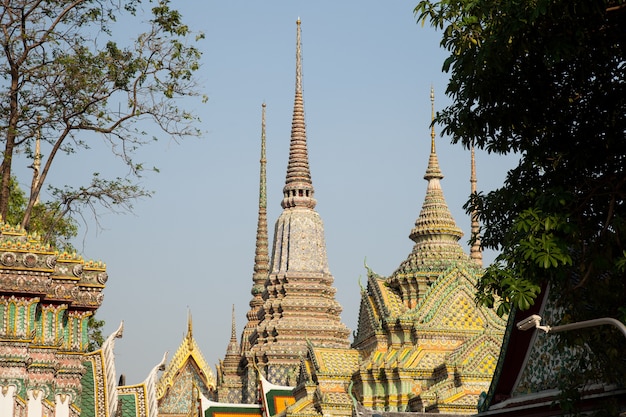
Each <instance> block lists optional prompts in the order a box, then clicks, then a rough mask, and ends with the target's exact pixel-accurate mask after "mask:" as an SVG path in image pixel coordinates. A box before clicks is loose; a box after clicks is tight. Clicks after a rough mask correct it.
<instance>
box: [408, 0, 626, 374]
mask: <svg viewBox="0 0 626 417" xmlns="http://www.w3.org/2000/svg"><path fill="white" fill-rule="evenodd" d="M415 13H416V16H417V18H418V19H419V20H421V21H422V22H425V21H429V22H430V23H431V25H433V26H434V27H436V28H439V29H441V30H443V37H442V41H441V44H442V46H443V47H445V48H446V49H447V50H448V51H450V56H449V57H448V58H447V60H446V61H445V62H444V64H443V69H444V71H447V72H449V73H450V76H451V78H450V82H449V84H448V87H447V94H448V95H449V96H450V97H451V98H452V100H453V101H452V104H451V105H450V106H448V107H447V108H446V109H444V110H443V111H442V112H441V113H439V114H438V115H437V121H438V122H440V123H442V124H443V125H444V126H445V129H444V134H448V135H450V136H451V137H452V140H453V142H455V143H458V142H460V143H462V144H463V145H464V146H466V147H470V146H472V145H475V146H477V147H478V148H481V149H486V150H487V151H489V152H492V153H497V154H508V153H516V154H517V155H519V157H520V160H519V164H518V165H517V167H515V168H514V169H512V170H510V171H509V172H508V174H507V176H506V179H505V181H504V184H503V186H502V187H501V188H499V189H497V190H495V191H492V192H489V193H488V194H478V195H474V196H472V198H471V199H470V201H469V202H468V204H467V207H466V208H467V209H468V210H471V209H472V208H477V209H478V210H479V212H480V218H481V222H482V224H483V227H482V230H481V235H482V236H481V240H482V245H483V247H486V248H491V249H495V250H498V251H500V255H499V256H498V257H497V259H496V261H495V263H494V264H492V265H491V266H489V267H488V268H487V270H486V273H485V275H484V277H483V278H482V280H481V281H480V283H479V286H478V293H477V300H478V302H479V303H481V304H483V305H486V306H490V307H494V308H497V311H498V313H499V314H505V313H508V312H509V311H510V310H511V308H513V307H515V308H519V309H522V310H524V309H527V308H528V307H529V306H530V305H532V304H533V303H535V302H536V300H537V297H538V295H539V293H540V291H541V288H542V287H543V286H544V285H548V284H549V285H550V286H551V288H552V289H553V290H554V291H558V292H559V294H560V299H559V301H560V305H561V306H562V307H563V308H564V309H565V311H566V312H567V314H566V315H565V317H564V318H563V322H564V323H567V322H577V321H582V320H586V319H590V318H597V317H603V316H609V317H615V318H619V319H621V320H622V321H625V319H626V308H625V307H624V306H625V305H624V300H626V279H625V278H626V204H625V197H626V58H625V57H626V30H625V28H626V4H625V3H624V1H623V0H591V1H589V0H532V1H530V0H522V1H519V0H441V1H430V0H424V1H421V2H420V3H419V4H418V6H417V7H416V9H415ZM551 324H557V323H551ZM604 330H606V329H602V334H601V335H600V334H599V333H598V332H599V331H600V330H598V329H595V330H594V331H592V332H591V333H587V334H585V335H584V336H581V333H577V332H574V333H571V334H568V335H566V337H567V338H568V340H567V343H570V344H584V343H588V344H589V346H590V348H591V349H592V350H593V351H594V352H597V353H598V361H597V362H596V363H594V364H592V368H593V371H594V372H596V374H595V375H585V376H583V379H584V380H586V381H590V380H591V378H594V377H598V375H602V378H605V379H608V380H613V381H620V380H621V379H622V378H623V376H624V375H626V373H625V372H624V371H625V370H626V367H625V366H624V358H623V355H620V354H619V352H620V351H622V349H621V348H620V346H622V347H623V342H624V341H623V340H622V339H623V337H622V336H621V335H617V334H616V332H615V331H612V330H610V329H609V330H607V331H604Z"/></svg>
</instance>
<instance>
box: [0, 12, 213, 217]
mask: <svg viewBox="0 0 626 417" xmlns="http://www.w3.org/2000/svg"><path fill="white" fill-rule="evenodd" d="M2 3H3V4H2V8H1V9H0V46H1V50H2V51H1V53H2V54H3V58H4V59H2V60H0V76H1V77H2V81H0V97H3V98H2V99H0V132H1V134H2V135H3V136H4V152H3V155H2V164H1V165H0V177H1V178H2V182H1V184H0V216H2V218H3V219H6V218H7V215H8V210H9V200H10V187H11V186H10V181H11V178H12V163H13V158H14V156H15V155H16V153H18V152H24V153H25V154H26V155H29V156H30V157H33V158H34V157H35V154H34V151H33V146H34V141H35V138H36V137H39V136H41V139H42V140H43V141H45V142H47V143H48V144H49V146H50V150H49V152H48V154H47V155H42V160H41V163H42V169H41V173H40V175H39V180H38V181H37V182H36V183H34V187H33V189H32V191H31V194H30V196H29V199H28V203H27V205H26V208H25V210H24V214H23V218H22V219H20V223H21V225H22V227H24V228H25V229H29V228H30V227H31V219H32V217H33V211H34V210H36V209H35V207H36V204H35V203H36V202H37V200H38V197H39V195H40V193H41V190H42V186H43V184H44V183H46V179H47V176H48V174H49V173H50V170H51V168H52V166H53V162H54V161H55V158H56V157H57V156H58V155H59V154H60V153H61V154H62V153H66V154H72V153H76V152H78V151H80V150H81V149H85V148H88V147H89V146H90V143H92V142H93V140H96V139H97V136H100V137H102V138H103V139H104V140H105V141H106V142H107V143H108V144H109V145H110V146H111V149H112V152H113V153H114V154H115V155H117V156H119V157H120V158H122V160H123V161H124V163H126V164H127V165H128V167H129V168H130V178H129V177H120V178H115V179H104V178H101V177H100V176H99V175H98V174H97V173H95V174H94V177H93V179H92V182H91V184H89V185H85V186H82V187H79V188H78V189H74V188H71V187H63V188H59V187H52V186H50V187H51V189H50V191H51V193H52V195H53V197H54V199H55V200H56V202H57V203H58V207H57V209H58V210H57V211H56V212H57V213H59V214H62V215H63V216H67V215H70V214H75V211H76V210H80V207H81V205H82V206H85V205H87V206H89V207H92V208H93V207H94V204H97V203H102V204H104V205H105V206H107V207H108V208H111V209H114V210H117V209H121V210H124V209H129V208H132V201H133V199H135V198H140V197H145V196H149V195H150V192H149V191H146V190H144V189H143V188H142V187H140V186H139V185H137V184H136V183H134V182H133V181H132V177H133V176H135V177H136V176H139V175H140V174H141V172H142V170H143V165H142V164H141V163H139V162H136V161H135V159H134V151H136V150H137V149H138V148H139V147H140V146H141V145H142V144H144V143H146V142H147V140H149V139H152V138H149V137H148V135H147V133H146V132H145V131H144V130H143V129H142V123H146V122H147V121H148V120H151V121H152V125H155V126H156V127H157V128H158V129H160V130H161V131H162V132H163V133H164V134H166V135H168V136H169V137H173V138H174V139H178V138H183V137H186V136H189V135H197V134H198V130H197V129H196V128H194V127H193V123H194V122H195V120H196V118H195V116H194V115H192V114H190V113H189V112H187V111H184V110H182V109H180V108H179V107H178V106H177V104H176V100H175V99H177V98H180V97H185V96H193V95H196V94H197V93H196V91H198V90H197V88H196V83H195V81H194V77H193V73H194V71H196V70H197V69H198V67H199V58H200V52H199V51H198V49H196V48H195V47H194V46H193V45H192V43H191V42H192V41H193V40H190V39H189V38H190V36H191V35H192V33H191V31H190V29H189V28H188V27H187V26H186V25H185V24H184V23H183V22H182V19H181V15H180V13H179V12H178V11H176V10H174V9H171V8H170V6H169V1H168V0H155V1H154V2H152V1H149V2H148V3H149V4H150V6H151V18H150V20H149V21H148V22H146V23H145V28H146V31H145V32H143V33H140V34H138V35H137V36H136V38H135V39H134V41H132V43H131V44H129V45H126V46H124V45H119V44H118V42H117V40H116V38H115V36H113V34H114V29H115V24H116V21H117V20H118V19H121V18H125V19H129V20H130V21H137V26H138V27H141V25H140V22H139V17H138V16H140V13H141V7H142V6H143V5H144V3H146V2H145V1H143V2H142V0H122V1H119V0H73V1H59V0H3V1H2ZM201 37H202V35H198V36H196V38H195V40H198V39H199V38H201Z"/></svg>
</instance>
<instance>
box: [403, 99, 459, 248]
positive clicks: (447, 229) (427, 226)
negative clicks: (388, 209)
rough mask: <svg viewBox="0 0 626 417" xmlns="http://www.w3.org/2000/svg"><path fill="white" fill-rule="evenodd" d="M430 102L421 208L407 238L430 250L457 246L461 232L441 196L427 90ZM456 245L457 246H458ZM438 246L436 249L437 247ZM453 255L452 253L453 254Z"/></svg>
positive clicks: (433, 111)
mask: <svg viewBox="0 0 626 417" xmlns="http://www.w3.org/2000/svg"><path fill="white" fill-rule="evenodd" d="M430 101H431V134H430V157H429V158H428V167H427V168H426V173H425V174H424V179H425V180H426V181H428V186H427V188H426V198H425V200H424V205H423V206H422V211H421V212H420V215H419V217H418V218H417V220H416V221H415V227H414V228H413V230H411V234H410V235H409V237H410V238H411V240H413V241H414V242H415V243H416V249H418V247H419V248H422V249H421V250H428V251H429V252H430V251H434V250H437V249H438V248H439V247H443V246H448V245H452V246H454V247H455V249H454V252H456V247H457V246H458V240H459V239H460V238H461V237H462V236H463V232H462V231H461V229H459V227H458V226H457V225H456V222H455V221H454V218H452V214H451V213H450V209H449V208H448V205H447V204H446V200H445V198H444V196H443V191H442V189H441V184H440V180H441V179H443V174H442V173H441V169H440V168H439V160H438V158H437V152H436V148H435V123H434V121H435V92H434V89H433V88H432V87H431V89H430ZM458 247H459V248H460V246H458ZM439 249H440V248H439ZM454 256H456V255H454Z"/></svg>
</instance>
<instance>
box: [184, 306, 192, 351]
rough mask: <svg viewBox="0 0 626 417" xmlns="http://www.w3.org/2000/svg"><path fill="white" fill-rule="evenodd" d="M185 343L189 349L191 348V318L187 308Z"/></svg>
mask: <svg viewBox="0 0 626 417" xmlns="http://www.w3.org/2000/svg"><path fill="white" fill-rule="evenodd" d="M186 339H187V343H188V344H189V350H193V321H192V319H191V310H187V336H186Z"/></svg>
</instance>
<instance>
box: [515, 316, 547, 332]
mask: <svg viewBox="0 0 626 417" xmlns="http://www.w3.org/2000/svg"><path fill="white" fill-rule="evenodd" d="M540 323H541V316H539V315H537V314H533V315H532V316H530V317H526V318H525V319H524V320H522V321H520V322H518V323H517V328H518V329H520V330H530V329H533V328H535V327H538V326H539V324H540Z"/></svg>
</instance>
